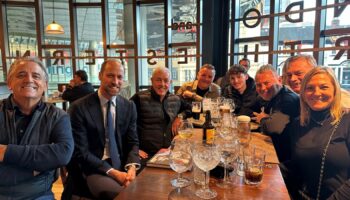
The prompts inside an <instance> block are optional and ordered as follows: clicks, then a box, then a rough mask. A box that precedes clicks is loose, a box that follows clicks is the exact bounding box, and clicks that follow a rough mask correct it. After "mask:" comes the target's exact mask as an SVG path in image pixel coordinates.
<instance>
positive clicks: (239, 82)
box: [230, 73, 248, 94]
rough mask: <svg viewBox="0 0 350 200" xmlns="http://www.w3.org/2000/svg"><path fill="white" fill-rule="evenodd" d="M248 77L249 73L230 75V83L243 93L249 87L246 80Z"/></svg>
mask: <svg viewBox="0 0 350 200" xmlns="http://www.w3.org/2000/svg"><path fill="white" fill-rule="evenodd" d="M247 79H248V75H247V74H243V73H237V74H231V75H230V84H231V86H232V87H233V88H235V89H236V90H238V91H239V92H240V93H241V94H242V93H243V92H244V90H245V89H246V88H247V83H246V80H247Z"/></svg>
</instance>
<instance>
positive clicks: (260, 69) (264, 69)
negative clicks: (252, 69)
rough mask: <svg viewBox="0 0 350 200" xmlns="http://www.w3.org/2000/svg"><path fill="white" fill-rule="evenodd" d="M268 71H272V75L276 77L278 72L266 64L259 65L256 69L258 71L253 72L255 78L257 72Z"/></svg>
mask: <svg viewBox="0 0 350 200" xmlns="http://www.w3.org/2000/svg"><path fill="white" fill-rule="evenodd" d="M268 71H270V72H272V74H273V75H275V76H276V77H278V74H277V71H276V69H275V68H274V67H273V66H272V65H270V64H266V65H263V66H261V67H260V68H259V69H258V71H257V72H256V74H255V78H256V76H257V75H258V74H262V73H265V72H268Z"/></svg>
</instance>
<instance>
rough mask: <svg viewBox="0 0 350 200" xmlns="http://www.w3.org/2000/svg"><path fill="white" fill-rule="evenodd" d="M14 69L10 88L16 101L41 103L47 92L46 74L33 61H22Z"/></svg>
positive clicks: (10, 79)
mask: <svg viewBox="0 0 350 200" xmlns="http://www.w3.org/2000/svg"><path fill="white" fill-rule="evenodd" d="M13 67H16V68H15V69H14V71H13V72H12V73H11V75H10V77H9V79H8V86H9V88H10V89H11V90H12V92H13V98H14V100H15V101H16V102H25V101H28V100H31V101H34V102H35V101H37V102H39V101H40V99H41V97H42V95H43V94H44V92H45V91H46V90H47V80H46V78H45V72H44V71H43V70H42V68H41V67H40V66H39V65H38V64H37V63H35V62H32V61H22V62H20V63H18V64H17V65H16V66H13Z"/></svg>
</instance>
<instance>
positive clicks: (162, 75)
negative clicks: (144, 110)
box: [151, 70, 171, 99]
mask: <svg viewBox="0 0 350 200" xmlns="http://www.w3.org/2000/svg"><path fill="white" fill-rule="evenodd" d="M151 81H152V88H153V90H154V91H155V92H156V94H158V95H159V96H160V98H161V99H163V98H164V97H165V95H166V93H167V92H168V90H169V87H170V84H171V80H170V75H169V73H168V72H166V71H163V70H159V71H156V72H155V73H153V76H152V78H151Z"/></svg>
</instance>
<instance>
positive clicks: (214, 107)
mask: <svg viewBox="0 0 350 200" xmlns="http://www.w3.org/2000/svg"><path fill="white" fill-rule="evenodd" d="M218 105H219V104H218V103H217V101H212V102H211V108H210V113H211V122H212V124H213V126H214V127H217V126H219V123H220V122H221V115H220V110H219V106H218Z"/></svg>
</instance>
